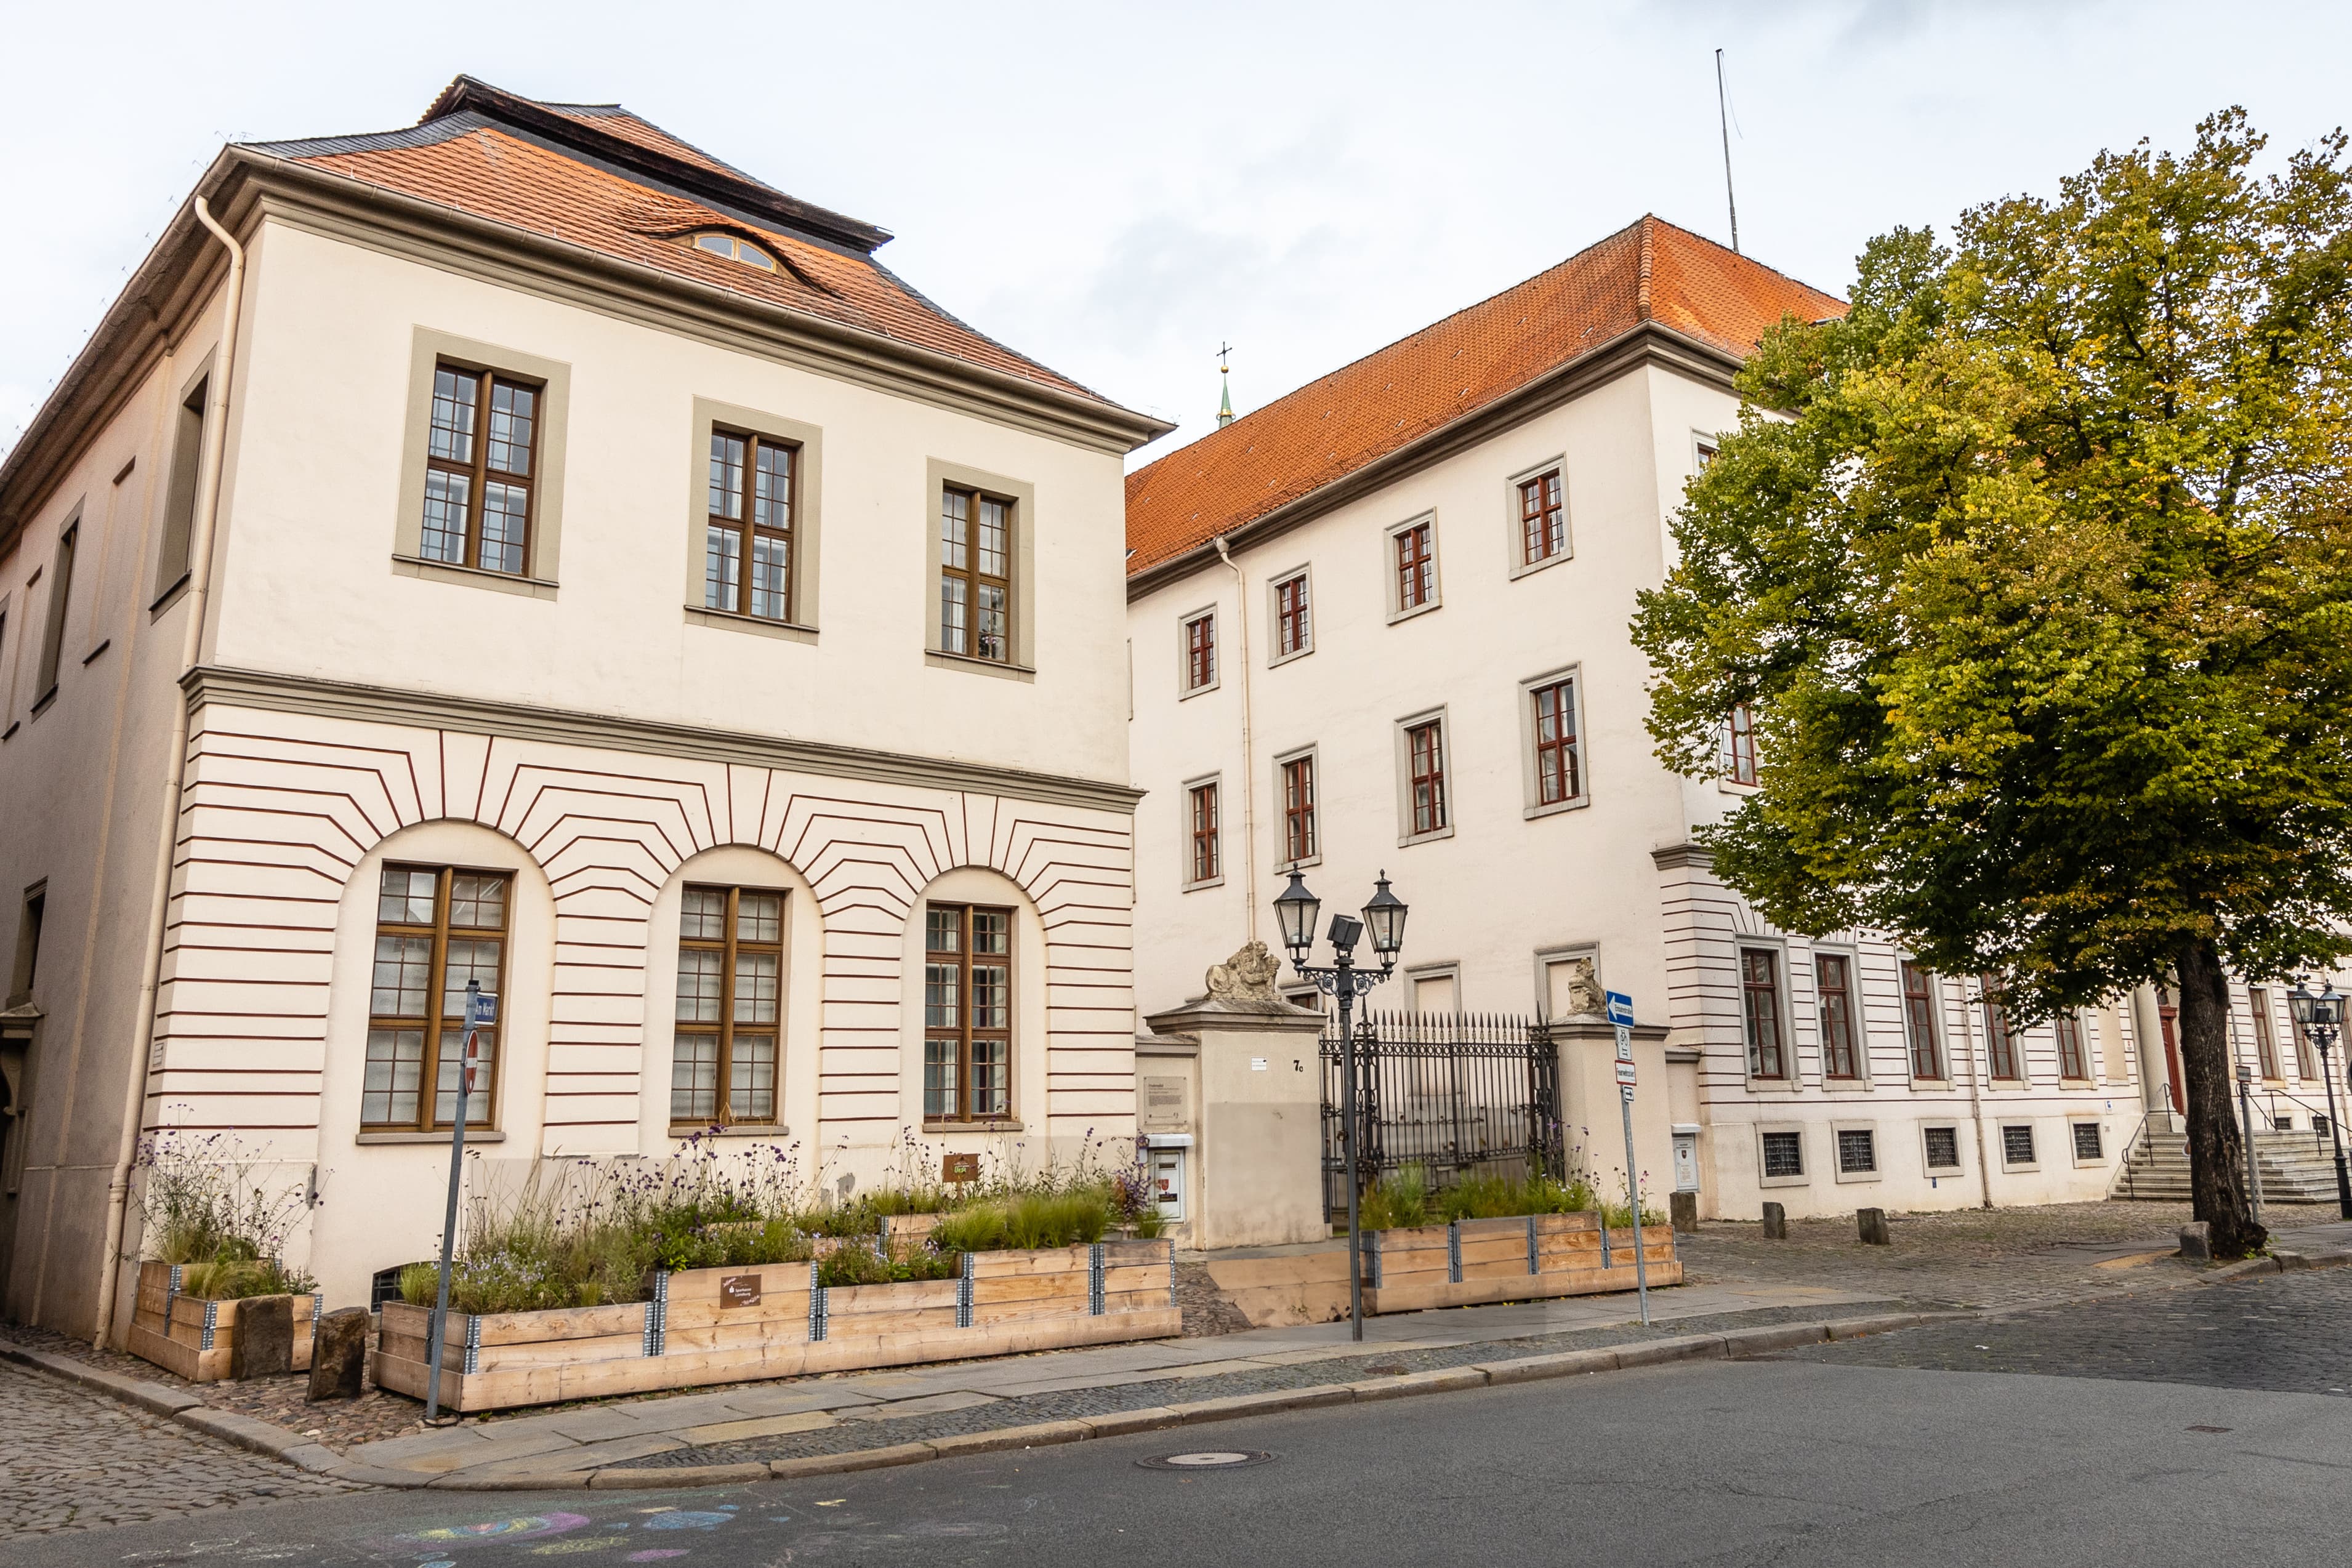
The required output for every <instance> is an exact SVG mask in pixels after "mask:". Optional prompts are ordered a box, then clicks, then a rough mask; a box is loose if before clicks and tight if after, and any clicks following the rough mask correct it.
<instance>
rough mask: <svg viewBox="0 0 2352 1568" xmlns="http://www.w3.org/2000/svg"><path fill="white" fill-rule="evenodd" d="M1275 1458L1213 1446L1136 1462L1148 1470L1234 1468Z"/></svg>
mask: <svg viewBox="0 0 2352 1568" xmlns="http://www.w3.org/2000/svg"><path fill="white" fill-rule="evenodd" d="M1273 1458H1274V1456H1273V1455H1272V1454H1268V1453H1249V1452H1245V1451H1244V1450H1243V1449H1240V1448H1213V1449H1210V1450H1209V1451H1208V1452H1206V1453H1200V1454H1170V1455H1167V1456H1166V1457H1164V1458H1156V1459H1138V1460H1136V1461H1135V1462H1136V1463H1137V1464H1139V1465H1140V1466H1142V1467H1143V1468H1144V1469H1147V1470H1234V1469H1242V1468H1244V1466H1248V1465H1263V1464H1266V1463H1269V1462H1270V1461H1272V1459H1273Z"/></svg>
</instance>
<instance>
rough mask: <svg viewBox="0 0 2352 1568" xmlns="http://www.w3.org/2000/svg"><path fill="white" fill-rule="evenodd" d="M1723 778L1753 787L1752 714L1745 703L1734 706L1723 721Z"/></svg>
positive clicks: (1754, 775)
mask: <svg viewBox="0 0 2352 1568" xmlns="http://www.w3.org/2000/svg"><path fill="white" fill-rule="evenodd" d="M1723 779H1724V782H1725V783H1727V784H1738V785H1741V786H1743V787H1745V788H1748V789H1754V788H1755V787H1756V715H1755V712H1754V710H1753V709H1751V708H1749V707H1748V705H1747V704H1746V703H1734V704H1732V705H1731V711H1730V712H1729V713H1728V714H1726V715H1725V716H1724V720H1723Z"/></svg>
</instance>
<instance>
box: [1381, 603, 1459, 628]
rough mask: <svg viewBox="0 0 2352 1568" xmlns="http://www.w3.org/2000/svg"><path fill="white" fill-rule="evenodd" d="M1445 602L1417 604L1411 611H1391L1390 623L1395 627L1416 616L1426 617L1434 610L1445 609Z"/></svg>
mask: <svg viewBox="0 0 2352 1568" xmlns="http://www.w3.org/2000/svg"><path fill="white" fill-rule="evenodd" d="M1444 602H1445V601H1444V600H1440V599H1433V600H1431V601H1429V602H1428V603H1426V604H1416V605H1414V606H1413V607H1412V609H1410V610H1391V611H1390V612H1389V621H1388V623H1389V624H1390V625H1391V626H1393V625H1395V624H1397V622H1401V621H1410V620H1412V618H1413V617H1414V616H1416V615H1426V614H1428V613H1429V612H1431V611H1433V610H1438V609H1442V608H1444Z"/></svg>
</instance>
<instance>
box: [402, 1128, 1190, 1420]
mask: <svg viewBox="0 0 2352 1568" xmlns="http://www.w3.org/2000/svg"><path fill="white" fill-rule="evenodd" d="M551 1168H552V1167H542V1171H541V1173H540V1174H535V1175H534V1177H533V1178H532V1179H531V1180H530V1182H528V1183H527V1184H526V1185H525V1186H524V1187H523V1188H522V1189H521V1190H520V1192H518V1193H516V1194H514V1195H512V1196H510V1197H509V1198H507V1199H506V1200H505V1201H503V1202H501V1203H495V1204H494V1203H491V1202H489V1201H488V1200H487V1199H485V1200H481V1201H469V1202H468V1204H467V1208H466V1226H465V1228H464V1229H463V1230H462V1231H461V1233H460V1238H459V1243H458V1249H457V1260H456V1264H455V1267H454V1268H453V1270H452V1278H451V1291H450V1303H451V1312H450V1317H449V1320H448V1322H447V1323H446V1325H445V1329H444V1346H445V1354H444V1359H443V1380H442V1392H443V1397H444V1402H445V1403H446V1405H447V1406H449V1407H450V1408H452V1409H457V1410H483V1409H497V1408H504V1407H508V1406H518V1405H531V1404H542V1403H547V1402H550V1401H554V1400H565V1399H576V1398H586V1397H593V1396H600V1395H608V1394H618V1393H626V1392H637V1391H643V1390H647V1389H656V1388H681V1387H690V1386H693V1385H697V1384H702V1383H711V1382H725V1381H741V1380H746V1379H752V1378H762V1377H784V1376H792V1375H797V1374H801V1373H808V1372H821V1371H831V1370H845V1369H850V1368H856V1367H866V1366H884V1365H897V1364H908V1363H913V1362H921V1361H933V1360H945V1359H955V1358H960V1357H967V1356H973V1355H989V1354H1003V1353H1006V1352H1011V1351H1019V1350H1033V1349H1045V1348H1050V1347H1053V1346H1055V1345H1062V1344H1092V1343H1109V1342H1112V1341H1117V1340H1127V1339H1140V1338H1153V1337H1159V1336H1161V1335H1166V1334H1172V1333H1178V1332H1180V1328H1181V1322H1180V1320H1179V1317H1178V1314H1177V1312H1176V1308H1175V1301H1174V1271H1173V1256H1172V1254H1171V1251H1170V1249H1169V1245H1168V1243H1166V1242H1165V1241H1156V1240H1135V1241H1106V1240H1105V1239H1104V1237H1105V1235H1106V1233H1107V1231H1108V1229H1109V1228H1110V1227H1111V1225H1112V1224H1113V1223H1114V1199H1115V1193H1114V1189H1113V1187H1112V1185H1111V1183H1110V1182H1109V1181H1108V1180H1107V1179H1106V1178H1104V1177H1103V1176H1100V1175H1099V1174H1097V1173H1095V1172H1094V1171H1092V1170H1091V1169H1090V1168H1089V1166H1087V1163H1086V1162H1084V1161H1081V1162H1080V1164H1079V1165H1078V1166H1076V1167H1075V1168H1066V1169H1063V1170H1059V1171H1055V1170H1053V1169H1050V1168H1049V1169H1048V1170H1046V1171H1044V1172H1038V1173H1032V1174H1030V1175H1028V1176H1021V1175H1019V1174H1017V1173H1011V1174H1000V1175H999V1176H997V1177H996V1178H995V1179H992V1180H991V1181H989V1182H986V1183H984V1184H975V1186H972V1187H969V1188H966V1189H964V1190H961V1191H957V1190H951V1189H947V1188H942V1187H937V1186H924V1185H921V1184H918V1183H912V1182H909V1183H904V1184H897V1185H893V1186H887V1187H885V1188H882V1189H877V1190H876V1191H873V1192H869V1193H867V1194H864V1195H860V1196H859V1197H856V1198H851V1197H849V1196H848V1195H847V1194H846V1192H845V1191H834V1192H830V1193H828V1195H827V1196H828V1197H830V1199H831V1201H824V1202H811V1201H810V1197H811V1193H812V1191H818V1190H824V1189H822V1188H814V1187H812V1188H809V1189H803V1188H802V1187H801V1186H799V1185H798V1183H797V1182H796V1181H795V1180H794V1179H793V1176H792V1175H791V1162H790V1159H789V1152H788V1151H779V1150H775V1149H773V1148H772V1147H768V1148H762V1147H760V1146H756V1145H754V1146H749V1147H740V1148H738V1149H736V1150H733V1151H730V1153H729V1155H726V1156H725V1157H722V1156H721V1155H720V1154H719V1151H718V1149H717V1148H716V1147H715V1146H714V1145H712V1144H710V1143H709V1142H707V1141H690V1142H689V1144H688V1147H687V1148H686V1149H685V1150H684V1151H682V1152H681V1154H680V1155H678V1156H677V1158H676V1159H674V1160H671V1161H668V1162H666V1163H665V1164H664V1165H663V1166H658V1167H656V1168H653V1169H650V1170H647V1169H643V1168H635V1169H620V1168H616V1167H614V1166H597V1165H596V1164H595V1162H566V1163H565V1164H564V1166H562V1170H561V1172H560V1173H559V1174H558V1175H555V1176H546V1175H545V1174H544V1173H545V1171H546V1170H548V1169H551ZM845 1185H846V1184H844V1186H845ZM436 1283H437V1279H436V1270H434V1268H432V1267H431V1266H429V1265H419V1266H413V1267H411V1268H410V1269H408V1270H404V1272H403V1274H402V1278H401V1286H402V1296H403V1298H404V1299H403V1300H402V1301H398V1302H387V1303H386V1304H385V1307H384V1311H383V1320H382V1327H381V1330H380V1334H379V1340H378V1349H377V1354H376V1356H375V1358H374V1359H375V1375H376V1380H377V1382H378V1383H379V1384H380V1385H383V1386H385V1387H388V1388H392V1389H394V1390H397V1391H399V1392H403V1393H408V1394H412V1395H417V1396H421V1395H422V1394H423V1392H424V1388H425V1378H426V1375H427V1368H426V1360H427V1350H428V1339H427V1336H428V1335H429V1333H430V1332H431V1321H430V1320H431V1313H430V1311H429V1308H430V1305H431V1302H432V1301H433V1297H434V1292H435V1290H436Z"/></svg>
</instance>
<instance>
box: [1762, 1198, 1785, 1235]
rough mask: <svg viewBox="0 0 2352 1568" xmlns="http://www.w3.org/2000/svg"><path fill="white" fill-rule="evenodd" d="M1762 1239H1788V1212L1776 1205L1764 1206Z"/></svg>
mask: <svg viewBox="0 0 2352 1568" xmlns="http://www.w3.org/2000/svg"><path fill="white" fill-rule="evenodd" d="M1764 1239H1765V1240H1767V1241H1786V1240H1787V1239H1789V1211H1788V1210H1787V1209H1785V1208H1783V1207H1780V1205H1779V1204H1777V1203H1768V1204H1766V1205H1765V1206H1764Z"/></svg>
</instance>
